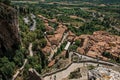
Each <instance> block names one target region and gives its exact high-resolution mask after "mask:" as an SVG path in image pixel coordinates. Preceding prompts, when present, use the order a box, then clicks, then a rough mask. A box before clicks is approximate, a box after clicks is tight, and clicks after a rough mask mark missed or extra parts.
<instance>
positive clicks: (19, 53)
mask: <svg viewBox="0 0 120 80" xmlns="http://www.w3.org/2000/svg"><path fill="white" fill-rule="evenodd" d="M14 62H15V64H16V65H17V66H18V67H21V66H22V65H23V62H24V55H23V53H22V51H21V50H17V51H16V55H15V56H14Z"/></svg>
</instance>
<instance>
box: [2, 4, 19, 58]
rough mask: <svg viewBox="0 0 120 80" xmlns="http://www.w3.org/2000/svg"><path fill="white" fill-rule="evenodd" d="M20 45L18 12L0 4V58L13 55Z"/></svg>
mask: <svg viewBox="0 0 120 80" xmlns="http://www.w3.org/2000/svg"><path fill="white" fill-rule="evenodd" d="M19 44H20V37H19V33H18V18H17V12H16V10H15V9H14V8H12V7H10V6H7V5H4V4H3V3H0V57H1V56H8V55H13V53H14V51H15V50H16V49H17V48H18V45H19ZM11 53H12V54H11Z"/></svg>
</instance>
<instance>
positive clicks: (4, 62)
mask: <svg viewBox="0 0 120 80" xmlns="http://www.w3.org/2000/svg"><path fill="white" fill-rule="evenodd" d="M14 68H15V64H14V62H10V61H9V60H8V58H7V57H3V58H1V59H0V73H1V74H2V78H3V80H9V79H10V78H11V77H12V75H13V73H14Z"/></svg>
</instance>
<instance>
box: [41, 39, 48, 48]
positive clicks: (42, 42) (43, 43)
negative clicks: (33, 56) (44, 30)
mask: <svg viewBox="0 0 120 80" xmlns="http://www.w3.org/2000/svg"><path fill="white" fill-rule="evenodd" d="M40 42H41V44H40V46H41V47H42V48H44V47H45V46H46V44H47V41H46V40H45V39H44V38H43V39H41V40H40Z"/></svg>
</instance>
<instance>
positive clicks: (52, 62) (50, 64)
mask: <svg viewBox="0 0 120 80" xmlns="http://www.w3.org/2000/svg"><path fill="white" fill-rule="evenodd" d="M54 64H55V59H54V60H52V61H51V62H50V63H49V64H48V67H52V66H53V65H54Z"/></svg>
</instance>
